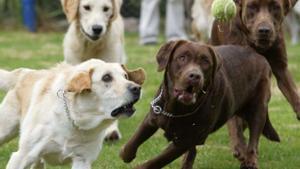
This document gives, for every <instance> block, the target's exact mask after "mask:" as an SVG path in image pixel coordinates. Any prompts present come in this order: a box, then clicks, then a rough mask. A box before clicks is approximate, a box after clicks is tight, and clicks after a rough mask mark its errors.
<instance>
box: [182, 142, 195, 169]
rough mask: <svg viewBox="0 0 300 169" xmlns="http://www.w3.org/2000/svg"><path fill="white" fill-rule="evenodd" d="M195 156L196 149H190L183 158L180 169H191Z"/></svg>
mask: <svg viewBox="0 0 300 169" xmlns="http://www.w3.org/2000/svg"><path fill="white" fill-rule="evenodd" d="M196 155H197V150H196V147H192V148H191V149H190V150H189V151H188V152H186V153H185V155H184V158H183V163H182V169H192V168H193V164H194V161H195V158H196Z"/></svg>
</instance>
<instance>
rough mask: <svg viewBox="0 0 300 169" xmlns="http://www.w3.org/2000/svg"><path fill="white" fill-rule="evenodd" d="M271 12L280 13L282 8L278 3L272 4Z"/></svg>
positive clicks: (270, 6)
mask: <svg viewBox="0 0 300 169" xmlns="http://www.w3.org/2000/svg"><path fill="white" fill-rule="evenodd" d="M269 10H270V11H274V12H275V11H276V12H277V11H280V6H279V5H278V4H276V3H271V4H270V5H269Z"/></svg>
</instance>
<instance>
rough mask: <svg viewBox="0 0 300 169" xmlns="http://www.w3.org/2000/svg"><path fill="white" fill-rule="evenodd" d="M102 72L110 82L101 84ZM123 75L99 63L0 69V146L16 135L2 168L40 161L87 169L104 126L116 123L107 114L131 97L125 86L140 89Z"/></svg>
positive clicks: (35, 165)
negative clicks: (0, 93) (13, 148)
mask: <svg viewBox="0 0 300 169" xmlns="http://www.w3.org/2000/svg"><path fill="white" fill-rule="evenodd" d="M139 71H141V70H139ZM135 73H136V72H135ZM107 74H110V76H111V77H112V79H113V80H112V81H111V82H105V81H104V80H103V77H104V76H105V75H107ZM126 74H127V75H126ZM139 74H140V75H139V76H138V78H139V80H142V81H143V79H144V74H143V73H142V76H141V72H140V73H139ZM128 75H129V73H128V70H125V69H124V68H122V67H121V65H120V64H118V63H105V62H103V61H101V60H98V59H93V60H89V61H86V62H83V63H81V64H79V65H77V66H72V65H69V64H60V65H58V66H57V67H55V68H53V69H50V70H32V69H23V68H21V69H17V70H14V71H11V72H10V71H5V70H0V79H1V81H0V89H1V90H5V91H7V94H6V96H5V98H4V100H3V101H2V103H1V105H0V145H2V144H4V143H5V142H7V141H9V140H11V139H12V138H14V137H16V136H17V135H18V131H20V140H19V149H18V151H17V152H14V153H13V154H12V156H11V158H10V160H9V162H8V164H7V167H6V169H27V168H29V167H32V169H43V168H44V164H43V163H44V161H46V162H47V163H49V164H53V165H60V164H65V163H72V169H91V164H92V162H93V161H95V160H96V159H97V157H98V154H99V152H100V150H101V148H102V142H103V139H104V136H105V135H104V133H105V130H106V128H107V127H108V126H109V125H111V124H112V123H113V122H114V121H115V120H116V117H113V116H112V114H111V113H112V112H113V110H115V109H116V108H118V107H122V106H124V105H126V104H128V103H130V102H132V101H133V99H134V96H133V94H132V92H131V91H130V90H129V86H137V87H138V86H139V85H138V84H136V83H135V82H133V81H134V80H133V81H131V80H129V79H128V78H127V76H128ZM141 77H142V78H141ZM137 83H139V82H137ZM141 83H142V82H141ZM63 91H64V92H65V99H64V92H63ZM135 99H136V98H135ZM66 103H67V105H66ZM67 109H68V110H67ZM68 111H69V112H68ZM117 117H119V116H117ZM19 129H20V130H19Z"/></svg>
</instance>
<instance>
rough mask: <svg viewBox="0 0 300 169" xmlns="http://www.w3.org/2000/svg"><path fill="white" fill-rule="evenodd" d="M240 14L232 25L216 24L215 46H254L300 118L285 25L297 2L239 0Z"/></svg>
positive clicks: (299, 102)
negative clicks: (289, 63)
mask: <svg viewBox="0 0 300 169" xmlns="http://www.w3.org/2000/svg"><path fill="white" fill-rule="evenodd" d="M235 1H236V4H237V6H238V14H237V16H236V17H235V19H234V20H233V21H232V23H230V24H225V25H222V24H221V23H218V22H217V21H215V23H214V26H213V30H212V44H213V45H224V44H237V45H245V46H251V47H252V48H254V49H255V50H256V52H258V53H260V54H261V55H263V56H264V57H265V58H266V59H267V60H268V62H269V64H270V65H271V68H272V71H273V73H274V75H275V77H276V79H277V82H278V87H279V88H280V90H281V91H282V93H283V94H284V96H285V97H286V98H287V100H288V101H289V103H290V104H291V105H292V106H293V109H294V111H295V112H296V113H297V116H298V118H300V97H299V95H298V94H297V88H296V85H295V83H294V82H293V80H292V77H291V75H290V72H289V71H288V69H287V64H288V61H287V52H286V47H285V41H284V35H283V30H282V22H283V20H284V18H285V16H286V14H287V13H288V12H289V11H290V9H291V8H292V7H293V6H294V5H295V3H296V2H297V0H235Z"/></svg>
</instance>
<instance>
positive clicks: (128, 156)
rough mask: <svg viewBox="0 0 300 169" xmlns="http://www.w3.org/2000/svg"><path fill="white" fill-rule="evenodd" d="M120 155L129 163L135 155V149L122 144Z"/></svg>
mask: <svg viewBox="0 0 300 169" xmlns="http://www.w3.org/2000/svg"><path fill="white" fill-rule="evenodd" d="M120 157H121V159H122V160H123V161H124V162H125V163H130V162H131V161H132V160H133V159H135V157H136V149H134V150H133V149H132V148H129V147H128V146H126V145H125V146H124V147H123V148H122V149H121V151H120Z"/></svg>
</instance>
